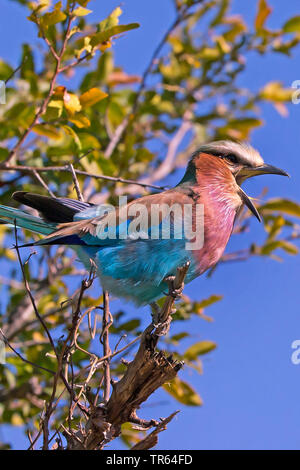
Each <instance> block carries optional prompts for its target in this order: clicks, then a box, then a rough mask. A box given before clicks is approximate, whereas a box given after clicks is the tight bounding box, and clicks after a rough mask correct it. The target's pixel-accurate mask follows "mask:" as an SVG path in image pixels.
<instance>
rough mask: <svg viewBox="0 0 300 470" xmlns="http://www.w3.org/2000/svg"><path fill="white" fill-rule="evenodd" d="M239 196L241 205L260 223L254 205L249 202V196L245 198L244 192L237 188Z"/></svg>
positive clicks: (259, 217)
mask: <svg viewBox="0 0 300 470" xmlns="http://www.w3.org/2000/svg"><path fill="white" fill-rule="evenodd" d="M239 195H240V197H241V199H242V201H243V203H244V204H245V205H246V206H247V207H248V209H249V210H250V211H251V212H252V214H253V215H255V217H256V218H257V220H258V222H261V216H260V215H259V212H258V210H257V209H256V207H255V205H254V204H253V202H252V201H251V199H250V198H249V196H247V194H246V193H245V191H243V190H242V188H239Z"/></svg>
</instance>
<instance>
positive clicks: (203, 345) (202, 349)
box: [184, 341, 217, 361]
mask: <svg viewBox="0 0 300 470" xmlns="http://www.w3.org/2000/svg"><path fill="white" fill-rule="evenodd" d="M216 347H217V345H216V343H214V342H213V341H200V342H199V343H195V344H193V345H192V346H190V347H189V348H188V349H187V350H186V351H185V353H184V357H185V358H186V359H188V360H190V361H194V360H195V359H197V357H198V356H200V355H202V354H207V353H208V352H210V351H213V350H214V349H216Z"/></svg>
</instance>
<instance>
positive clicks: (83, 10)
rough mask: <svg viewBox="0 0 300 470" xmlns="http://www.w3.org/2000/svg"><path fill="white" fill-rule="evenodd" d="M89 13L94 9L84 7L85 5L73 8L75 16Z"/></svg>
mask: <svg viewBox="0 0 300 470" xmlns="http://www.w3.org/2000/svg"><path fill="white" fill-rule="evenodd" d="M89 13H92V10H88V9H87V8H83V7H77V8H75V10H73V13H72V14H73V15H74V16H86V15H88V14H89Z"/></svg>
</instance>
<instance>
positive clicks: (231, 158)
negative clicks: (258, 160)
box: [224, 153, 238, 163]
mask: <svg viewBox="0 0 300 470" xmlns="http://www.w3.org/2000/svg"><path fill="white" fill-rule="evenodd" d="M224 158H226V159H227V160H230V161H231V162H232V163H237V162H238V159H237V157H236V155H234V154H233V153H230V154H229V155H225V156H224Z"/></svg>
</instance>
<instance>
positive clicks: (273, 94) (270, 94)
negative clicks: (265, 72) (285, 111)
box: [259, 82, 294, 102]
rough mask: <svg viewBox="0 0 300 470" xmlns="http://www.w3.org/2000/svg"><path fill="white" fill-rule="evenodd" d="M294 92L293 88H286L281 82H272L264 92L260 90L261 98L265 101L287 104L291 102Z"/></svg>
mask: <svg viewBox="0 0 300 470" xmlns="http://www.w3.org/2000/svg"><path fill="white" fill-rule="evenodd" d="M293 93H294V90H292V89H291V88H284V87H283V86H282V83H281V82H270V83H268V84H267V85H266V86H265V87H264V88H263V89H262V90H260V93H259V95H260V97H261V98H263V99H264V100H268V101H275V102H285V101H290V100H291V98H292V95H293Z"/></svg>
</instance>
